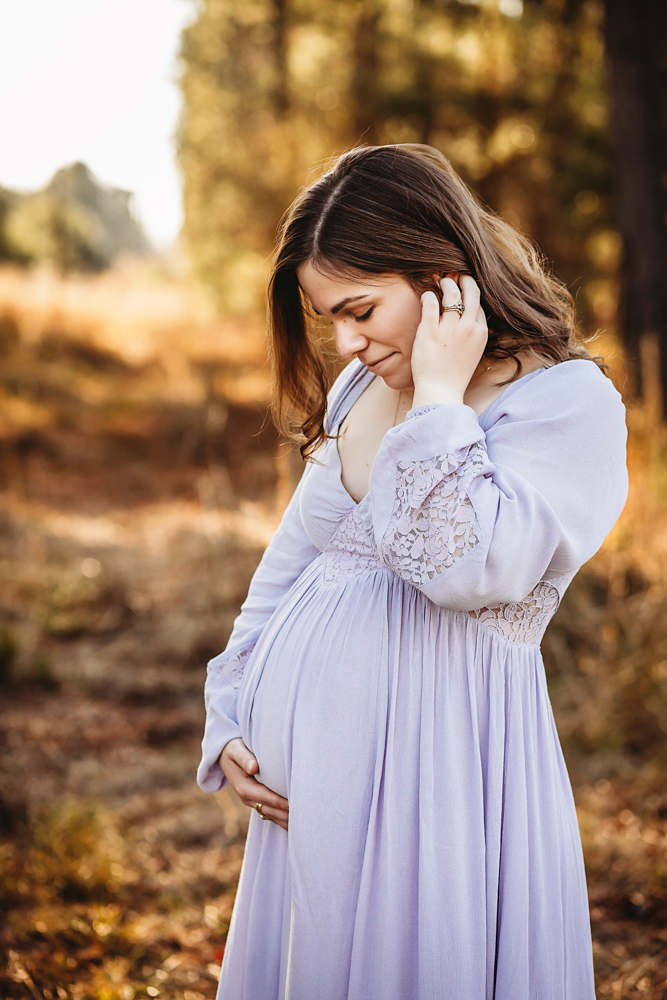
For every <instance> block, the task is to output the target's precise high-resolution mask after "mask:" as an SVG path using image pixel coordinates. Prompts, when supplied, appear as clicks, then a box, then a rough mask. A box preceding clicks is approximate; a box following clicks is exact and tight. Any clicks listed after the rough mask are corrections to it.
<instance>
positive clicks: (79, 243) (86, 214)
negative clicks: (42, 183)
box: [5, 193, 109, 273]
mask: <svg viewBox="0 0 667 1000" xmlns="http://www.w3.org/2000/svg"><path fill="white" fill-rule="evenodd" d="M5 233H6V238H7V242H8V244H9V247H10V249H11V250H12V251H13V252H14V254H15V255H16V256H17V257H20V258H24V259H26V260H29V261H34V262H35V263H49V264H52V265H53V266H54V267H56V268H57V270H59V271H61V272H62V273H67V272H69V271H101V270H102V269H103V268H104V267H105V266H107V265H108V263H109V259H108V255H107V254H106V252H105V246H104V242H105V241H104V235H105V234H104V229H103V227H102V225H101V223H100V220H99V219H98V218H96V216H95V215H94V213H93V212H91V211H90V209H86V208H85V207H84V206H82V205H76V204H66V203H65V204H63V203H62V202H60V201H59V200H58V199H57V198H54V197H53V196H52V195H49V194H45V193H40V194H35V195H32V196H30V197H28V198H26V199H24V200H22V201H20V202H19V204H18V205H17V206H16V207H15V208H14V209H13V211H11V212H9V213H8V215H7V219H6V222H5Z"/></svg>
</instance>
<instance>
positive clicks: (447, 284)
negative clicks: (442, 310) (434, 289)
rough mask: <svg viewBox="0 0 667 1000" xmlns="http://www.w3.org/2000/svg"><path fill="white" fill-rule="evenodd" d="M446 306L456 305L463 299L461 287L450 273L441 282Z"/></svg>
mask: <svg viewBox="0 0 667 1000" xmlns="http://www.w3.org/2000/svg"><path fill="white" fill-rule="evenodd" d="M440 285H441V287H442V299H443V302H444V304H445V306H455V305H457V304H458V303H459V302H460V301H461V289H460V288H459V286H458V285H457V283H456V282H455V281H454V279H453V278H450V277H449V275H448V276H447V277H446V278H443V279H442V281H441V282H440Z"/></svg>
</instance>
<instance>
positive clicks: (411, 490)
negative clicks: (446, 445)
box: [382, 444, 486, 587]
mask: <svg viewBox="0 0 667 1000" xmlns="http://www.w3.org/2000/svg"><path fill="white" fill-rule="evenodd" d="M485 455H486V453H485V451H484V449H483V448H482V446H481V445H479V444H474V445H472V446H471V447H470V448H469V449H467V453H466V454H465V456H464V458H463V461H461V456H460V454H459V455H440V456H437V457H435V458H430V459H427V460H426V461H423V462H399V463H398V466H397V469H398V471H397V482H396V501H395V503H394V510H393V513H392V517H391V523H390V525H389V528H388V529H387V531H386V533H385V536H384V539H383V541H382V554H383V556H384V558H385V560H386V562H388V563H389V564H390V565H391V568H392V569H393V571H394V573H396V574H397V575H398V576H400V577H401V578H402V579H403V580H407V582H408V583H412V584H414V585H415V586H417V587H423V586H424V585H425V584H427V583H429V582H430V581H431V580H433V579H435V577H436V576H439V574H440V573H442V572H443V571H444V570H446V569H449V567H450V566H452V565H453V564H454V563H455V562H456V561H457V560H459V559H462V558H463V556H465V555H466V554H467V553H468V552H470V551H471V549H473V548H474V547H475V545H477V543H478V542H479V541H480V539H481V532H480V528H479V523H478V521H477V515H476V514H475V509H474V507H473V505H472V503H471V502H470V499H469V497H468V488H469V485H470V483H471V481H472V480H473V479H474V478H475V476H477V475H479V473H480V471H481V469H482V468H483V466H484V462H485Z"/></svg>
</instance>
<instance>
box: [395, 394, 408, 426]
mask: <svg viewBox="0 0 667 1000" xmlns="http://www.w3.org/2000/svg"><path fill="white" fill-rule="evenodd" d="M403 392H404V390H403V389H399V390H398V399H397V400H396V412H395V413H394V422H393V424H392V427H396V425H397V423H398V411H399V409H400V406H401V396H402V395H403ZM408 409H409V407H408ZM406 412H407V410H406Z"/></svg>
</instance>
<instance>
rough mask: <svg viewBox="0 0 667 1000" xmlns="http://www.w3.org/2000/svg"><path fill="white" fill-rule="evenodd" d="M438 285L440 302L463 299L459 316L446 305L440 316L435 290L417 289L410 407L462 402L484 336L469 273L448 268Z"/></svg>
mask: <svg viewBox="0 0 667 1000" xmlns="http://www.w3.org/2000/svg"><path fill="white" fill-rule="evenodd" d="M455 278H457V279H458V284H457V281H456V280H454V279H455ZM441 285H442V291H443V305H444V306H445V307H452V306H455V305H457V303H458V302H460V301H463V305H464V306H465V311H464V312H463V314H462V315H461V316H459V313H458V312H456V311H453V310H449V311H447V312H443V314H442V316H441V315H440V304H439V302H438V298H437V296H436V294H435V292H424V294H423V295H422V318H421V322H420V324H419V326H418V328H417V333H416V336H415V341H414V345H413V347H412V360H411V363H412V378H413V382H414V386H415V393H414V400H413V403H412V405H413V407H417V406H425V405H427V404H428V403H462V402H463V395H464V393H465V391H466V389H467V388H468V385H469V383H470V380H471V378H472V377H473V374H474V372H475V369H476V368H477V366H478V365H479V362H480V359H481V357H482V354H483V353H484V348H485V347H486V342H487V340H488V335H489V331H488V327H487V324H486V316H485V315H484V310H483V309H482V307H481V305H480V291H479V285H478V284H477V282H476V281H475V279H474V278H471V277H470V276H469V275H461V277H459V276H458V275H455V274H454V272H452V273H451V274H448V275H447V277H445V278H443V279H442V282H441Z"/></svg>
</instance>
